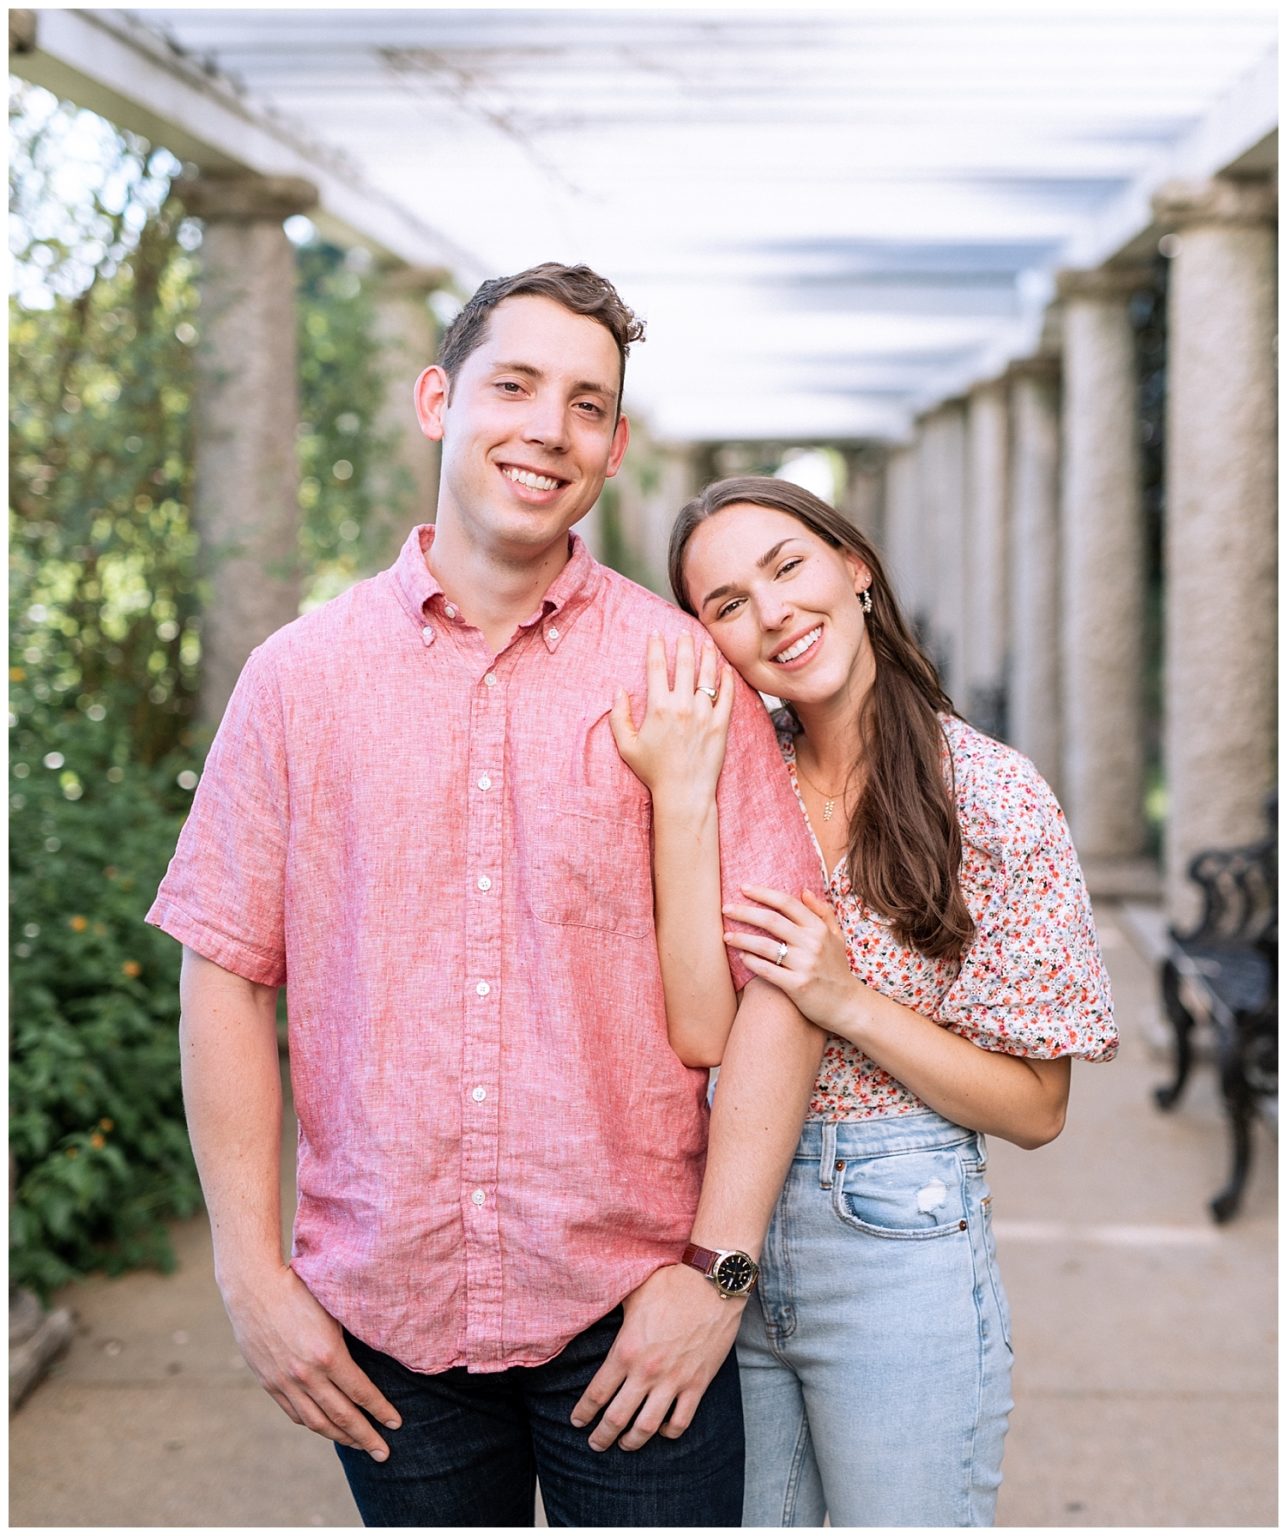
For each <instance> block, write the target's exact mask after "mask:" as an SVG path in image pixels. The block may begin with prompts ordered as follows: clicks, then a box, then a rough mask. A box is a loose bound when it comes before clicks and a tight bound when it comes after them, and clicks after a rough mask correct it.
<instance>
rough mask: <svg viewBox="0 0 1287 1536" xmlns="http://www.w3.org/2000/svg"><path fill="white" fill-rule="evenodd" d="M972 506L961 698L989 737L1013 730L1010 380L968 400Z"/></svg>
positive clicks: (980, 388)
mask: <svg viewBox="0 0 1287 1536" xmlns="http://www.w3.org/2000/svg"><path fill="white" fill-rule="evenodd" d="M966 420H967V433H968V439H967V448H966V456H965V459H966V506H965V544H964V551H963V553H964V560H963V574H964V582H963V588H964V591H963V607H962V628H963V630H964V632H965V634H966V635H967V636H968V640H967V644H966V647H965V661H966V669H967V670H966V672H965V687H964V689H963V690H961V695H960V696H959V697H958V703H959V705H960V706H961V708H963V709H964V711H965V713H966V714H967V715H968V716H969V718H970V720H971V721H972V722H973V723H974V724H975V725H976V726H978V728H979V729H980V730H981V731H986V732H987V734H988V735H989V736H1004V735H1005V732H1006V670H1007V659H1008V658H1007V654H1006V652H1007V646H1006V640H1007V634H1006V615H1007V605H1008V602H1009V572H1008V571H1007V569H1006V558H1007V544H1008V536H1009V530H1008V528H1007V516H1006V511H1007V509H1006V478H1007V465H1006V447H1007V444H1006V438H1007V435H1008V432H1009V423H1008V420H1007V402H1006V390H1005V385H1004V384H1003V383H1002V382H1001V381H1000V380H997V379H993V380H989V381H988V382H986V383H982V384H978V385H976V386H975V387H974V388H973V389H972V390H971V391H970V394H969V400H968V403H967V416H966Z"/></svg>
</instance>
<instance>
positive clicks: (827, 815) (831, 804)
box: [822, 800, 836, 821]
mask: <svg viewBox="0 0 1287 1536" xmlns="http://www.w3.org/2000/svg"><path fill="white" fill-rule="evenodd" d="M835 808H836V802H835V801H834V800H828V801H827V802H826V804H825V805H824V806H823V807H822V819H823V821H830V820H831V813H832V812H833V811H834V810H835Z"/></svg>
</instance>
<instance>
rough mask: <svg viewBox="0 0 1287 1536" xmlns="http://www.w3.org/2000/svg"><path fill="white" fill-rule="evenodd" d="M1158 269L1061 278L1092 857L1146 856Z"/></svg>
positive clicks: (1079, 836) (1069, 553) (1073, 606)
mask: <svg viewBox="0 0 1287 1536" xmlns="http://www.w3.org/2000/svg"><path fill="white" fill-rule="evenodd" d="M1149 281H1150V278H1149V275H1148V273H1147V272H1146V271H1143V272H1141V271H1139V270H1136V269H1132V268H1123V269H1120V270H1117V269H1111V268H1100V269H1098V270H1095V271H1086V272H1074V271H1065V272H1061V273H1060V274H1059V277H1058V294H1059V299H1060V301H1061V305H1062V308H1063V345H1064V394H1063V412H1064V419H1063V427H1064V433H1063V463H1062V492H1061V498H1060V499H1061V507H1060V600H1059V607H1060V635H1061V645H1060V648H1061V661H1062V669H1061V684H1062V690H1061V691H1062V698H1063V726H1062V744H1063V771H1062V773H1061V775H1060V777H1061V781H1062V787H1063V792H1064V808H1065V810H1066V811H1067V813H1068V821H1069V825H1070V826H1071V828H1072V832H1073V836H1074V838H1075V839H1076V841H1077V849H1078V852H1079V853H1080V854H1081V855H1082V857H1083V859H1086V860H1094V861H1098V862H1103V861H1106V860H1107V861H1118V860H1122V859H1132V858H1138V856H1139V855H1140V853H1141V852H1142V851H1143V848H1144V733H1143V721H1142V707H1143V675H1142V674H1143V667H1144V584H1145V570H1144V557H1145V546H1144V520H1143V497H1142V491H1141V471H1140V452H1139V428H1138V411H1137V407H1136V367H1135V335H1134V331H1133V330H1132V328H1131V322H1130V316H1129V313H1128V311H1127V303H1128V300H1129V298H1130V295H1131V294H1132V293H1133V292H1135V291H1136V290H1137V289H1138V288H1140V287H1144V286H1147V284H1148V283H1149Z"/></svg>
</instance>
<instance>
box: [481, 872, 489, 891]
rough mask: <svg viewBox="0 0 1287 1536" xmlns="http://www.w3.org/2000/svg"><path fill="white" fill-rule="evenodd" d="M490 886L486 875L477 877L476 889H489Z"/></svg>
mask: <svg viewBox="0 0 1287 1536" xmlns="http://www.w3.org/2000/svg"><path fill="white" fill-rule="evenodd" d="M491 888H492V883H491V881H490V880H489V879H488V878H487V876H486V875H480V876H479V879H478V889H479V890H480V891H490V890H491Z"/></svg>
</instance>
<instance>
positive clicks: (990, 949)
mask: <svg viewBox="0 0 1287 1536" xmlns="http://www.w3.org/2000/svg"><path fill="white" fill-rule="evenodd" d="M1008 756H1010V757H1011V759H1012V761H1011V763H1009V764H1007V768H1009V769H1010V772H1009V773H1008V775H1007V776H1006V783H1005V785H1004V793H1005V795H1006V803H1005V804H1004V805H1000V806H996V807H993V808H992V812H993V813H992V814H991V815H990V816H985V817H982V818H980V819H979V820H978V821H976V822H975V823H974V824H973V825H971V821H970V818H968V817H963V821H964V823H965V834H966V850H965V872H964V873H965V879H966V887H967V900H968V901H969V906H970V910H971V912H972V913H973V916H974V919H975V922H976V924H977V931H976V933H975V938H974V942H973V943H972V944H971V945H970V948H969V949H968V950H967V951H966V954H965V957H964V959H963V960H962V962H961V969H960V971H959V973H958V974H957V977H956V979H955V981H954V982H953V983H952V985H951V986H950V987H949V988H948V990H947V992H946V993H945V994H944V996H943V1000H942V1003H941V1004H940V1011H939V1022H940V1023H943V1024H945V1025H947V1026H948V1027H949V1028H950V1029H952V1030H953V1031H954V1032H955V1033H957V1034H959V1035H963V1036H965V1038H966V1039H967V1040H970V1041H972V1042H973V1043H974V1044H975V1045H978V1046H981V1047H983V1048H984V1049H985V1050H992V1051H1003V1052H1005V1053H1006V1054H1007V1055H1011V1056H1029V1057H1034V1058H1037V1059H1039V1060H1043V1061H1050V1060H1053V1059H1054V1058H1056V1057H1059V1056H1080V1057H1083V1058H1084V1059H1085V1060H1087V1061H1109V1060H1111V1058H1112V1057H1113V1056H1114V1055H1115V1054H1116V1052H1117V1045H1118V1037H1117V1028H1116V1025H1115V1023H1114V1021H1113V1003H1112V996H1111V993H1110V990H1109V983H1108V975H1107V972H1106V971H1105V969H1104V961H1103V956H1102V955H1101V953H1100V948H1099V939H1098V937H1097V935H1096V932H1095V923H1094V919H1093V917H1092V916H1091V910H1090V897H1089V895H1088V893H1087V890H1086V882H1085V880H1084V879H1083V878H1082V872H1081V866H1080V865H1079V863H1078V862H1077V854H1076V852H1075V851H1074V849H1073V845H1072V839H1071V837H1070V836H1069V834H1068V824H1067V822H1066V821H1065V819H1064V814H1063V812H1062V811H1061V810H1060V808H1059V804H1058V802H1057V801H1056V800H1055V797H1054V795H1053V793H1052V792H1051V790H1050V788H1049V786H1048V785H1047V784H1046V782H1045V780H1044V779H1042V778H1041V776H1040V774H1038V773H1037V771H1036V769H1035V768H1033V767H1032V765H1031V764H1030V763H1028V761H1027V760H1026V759H1024V758H1020V757H1018V754H1008ZM1016 764H1017V765H1018V766H1017V767H1015V766H1014V765H1016Z"/></svg>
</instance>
